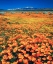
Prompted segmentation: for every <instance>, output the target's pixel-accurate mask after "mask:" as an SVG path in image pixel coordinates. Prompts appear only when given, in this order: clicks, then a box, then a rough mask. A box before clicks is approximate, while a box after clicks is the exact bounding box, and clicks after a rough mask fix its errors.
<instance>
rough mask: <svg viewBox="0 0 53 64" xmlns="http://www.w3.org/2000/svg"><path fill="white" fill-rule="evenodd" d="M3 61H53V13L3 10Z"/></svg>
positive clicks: (20, 63) (5, 63) (29, 63)
mask: <svg viewBox="0 0 53 64" xmlns="http://www.w3.org/2000/svg"><path fill="white" fill-rule="evenodd" d="M0 64H53V13H50V12H48V13H47V14H45V13H42V12H39V13H35V12H25V13H23V12H20V13H9V12H6V13H5V14H0Z"/></svg>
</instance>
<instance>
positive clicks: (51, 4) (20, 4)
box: [0, 0, 53, 9]
mask: <svg viewBox="0 0 53 64" xmlns="http://www.w3.org/2000/svg"><path fill="white" fill-rule="evenodd" d="M24 7H34V8H53V0H0V9H14V8H24Z"/></svg>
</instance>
